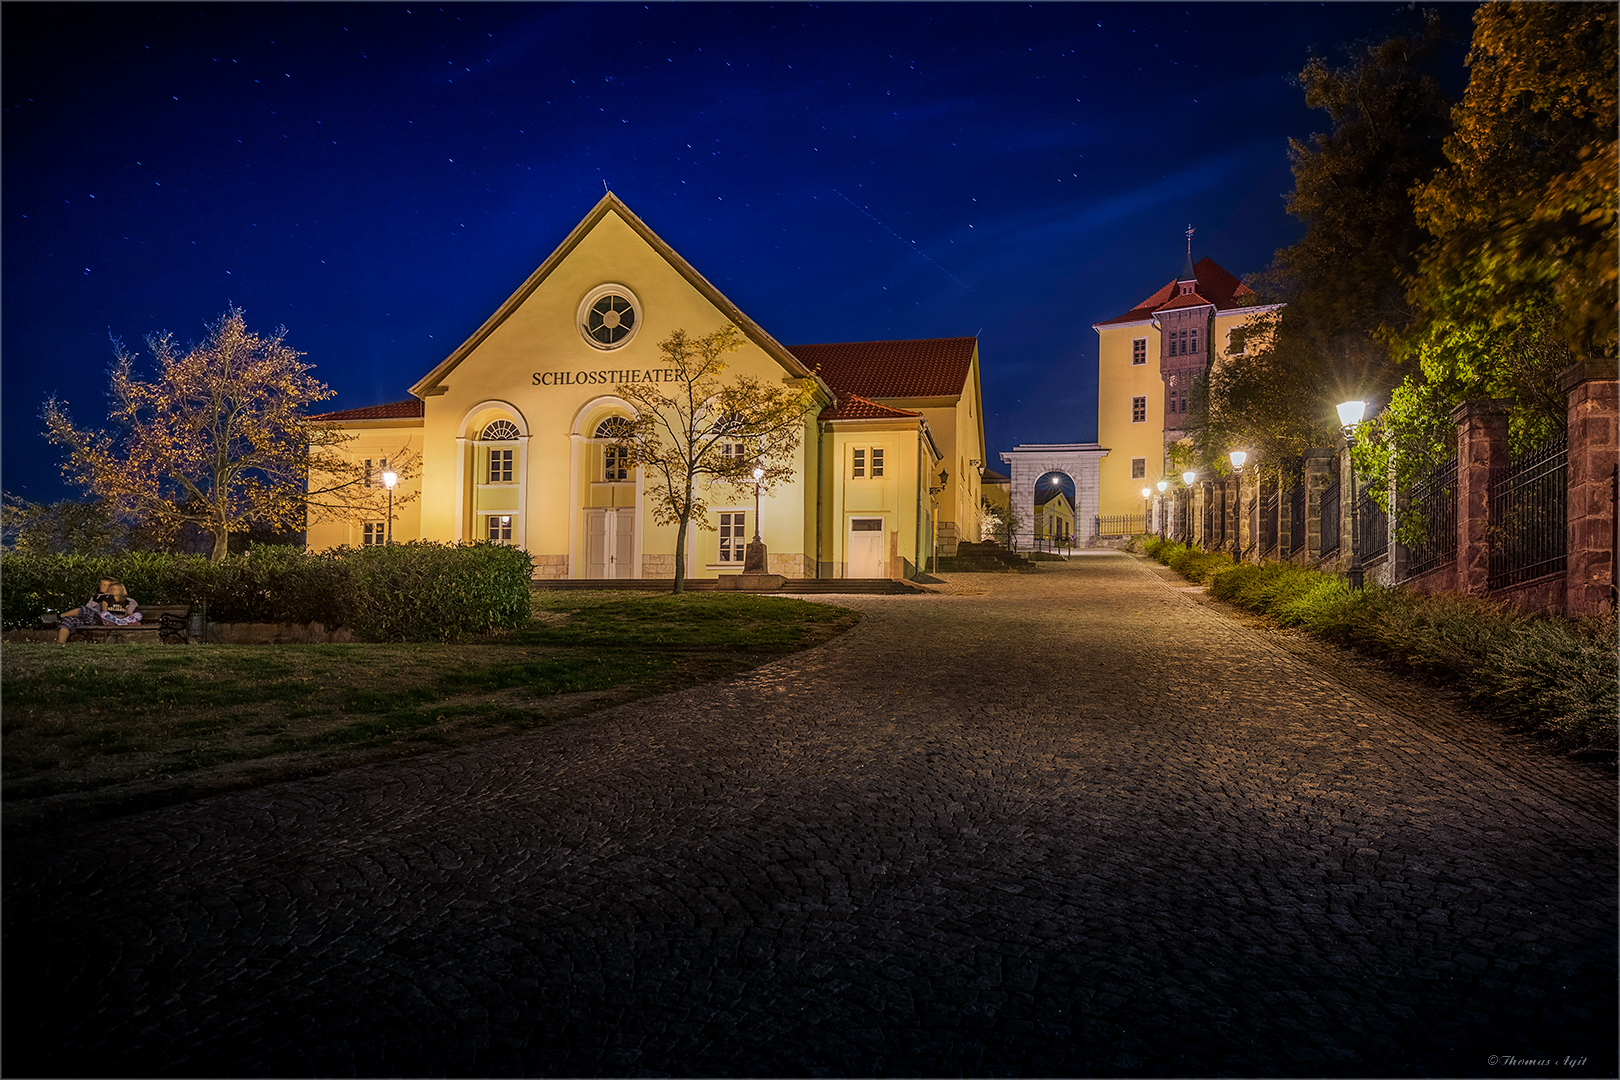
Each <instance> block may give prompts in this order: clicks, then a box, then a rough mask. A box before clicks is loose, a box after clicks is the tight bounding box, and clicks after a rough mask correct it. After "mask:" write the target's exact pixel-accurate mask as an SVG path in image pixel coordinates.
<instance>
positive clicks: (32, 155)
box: [0, 3, 1472, 499]
mask: <svg viewBox="0 0 1620 1080" xmlns="http://www.w3.org/2000/svg"><path fill="white" fill-rule="evenodd" d="M1398 10H1399V9H1398V8H1397V6H1396V5H1393V4H1385V3H1379V4H1329V5H1315V4H1301V3H1285V4H1276V5H1267V4H1259V3H1254V4H1235V5H1229V4H1193V5H1186V4H1179V5H1178V4H1167V3H1161V4H1127V5H1060V4H1042V5H1036V6H1023V5H1011V4H996V5H977V4H957V5H950V6H934V5H927V4H892V5H891V4H851V5H819V6H803V5H765V4H744V5H734V6H718V5H673V6H671V5H661V6H655V7H644V6H642V5H639V4H599V5H491V6H486V5H477V4H444V5H436V4H428V5H415V4H410V5H395V4H386V5H363V6H350V5H319V4H295V5H286V6H283V5H269V4H260V5H252V6H236V5H225V4H219V5H215V4H209V5H203V6H189V5H175V6H170V5H138V4H127V5H126V4H120V5H110V6H101V5H90V4H64V5H60V6H54V5H49V4H17V3H10V4H6V5H5V6H4V8H3V9H0V19H3V28H0V29H3V37H0V40H3V73H4V74H3V78H4V84H3V85H4V98H3V107H4V117H3V123H0V139H3V146H0V149H3V154H4V157H3V161H4V174H3V205H0V212H3V215H4V217H3V221H4V227H3V229H0V242H3V261H4V266H3V271H4V277H3V281H4V312H3V314H4V321H3V327H0V347H3V363H4V431H3V437H4V478H3V479H4V485H5V487H6V489H7V490H10V491H14V492H17V493H19V494H23V495H25V496H27V497H30V498H34V499H45V498H56V497H60V496H61V495H62V494H64V490H63V488H62V487H61V485H60V482H59V480H58V479H57V463H58V456H57V454H56V452H55V451H54V450H53V449H52V448H51V447H50V446H49V445H48V444H47V443H45V441H44V440H43V439H42V438H41V437H40V435H39V432H40V430H41V424H40V422H39V420H38V410H39V406H40V403H41V401H42V400H43V399H44V398H45V396H46V395H47V394H50V393H53V392H54V393H56V394H58V395H60V396H61V397H63V398H65V399H67V400H68V401H69V402H70V403H71V405H72V408H73V411H74V413H75V415H76V416H77V417H78V418H79V419H80V420H81V421H85V420H100V419H101V418H102V417H103V416H104V415H105V406H104V398H103V395H104V393H105V389H106V380H105V372H106V368H107V365H108V363H109V360H110V357H111V353H110V348H109V345H108V336H109V333H110V334H113V335H117V336H119V337H122V338H123V339H124V340H125V342H126V343H128V344H129V345H131V346H135V345H138V344H139V343H140V342H141V339H142V338H144V337H145V336H146V335H147V334H148V333H150V332H153V331H158V330H170V331H173V332H174V333H175V334H176V335H177V336H179V337H180V338H182V339H183V340H184V339H195V338H200V337H201V336H202V335H203V332H204V325H205V324H206V323H207V322H208V321H210V320H211V319H213V318H214V317H215V316H216V315H217V314H218V313H219V312H220V311H221V310H223V309H224V308H225V306H226V305H227V303H229V302H234V303H236V304H238V305H240V306H241V307H243V308H244V309H245V310H246V312H247V317H248V323H249V325H250V326H251V327H253V328H255V329H260V330H270V329H272V328H274V327H275V326H276V325H278V324H279V325H285V326H286V328H287V330H288V340H289V342H290V343H291V344H292V345H293V346H294V347H295V348H297V349H300V350H302V351H304V352H306V353H307V354H308V356H307V360H308V361H309V362H311V363H313V364H314V365H315V369H316V374H317V376H318V377H319V378H321V379H322V380H324V381H325V382H327V383H328V384H329V385H330V386H331V387H332V388H333V389H334V390H335V391H337V397H336V399H335V400H334V402H333V403H332V406H331V407H333V408H347V407H355V406H361V405H369V404H374V403H377V402H382V401H393V400H398V399H400V398H402V397H405V396H406V393H405V391H406V387H408V386H409V385H410V384H411V383H412V382H414V381H415V380H416V379H417V378H419V377H420V376H421V375H422V374H423V373H424V372H426V371H427V370H429V369H430V368H432V367H433V366H434V365H435V364H437V363H438V362H439V361H440V360H442V359H443V358H444V357H445V355H446V354H448V353H449V352H450V351H451V350H452V349H454V348H455V347H456V346H457V345H458V344H460V343H461V341H462V340H463V339H464V338H465V337H466V336H467V335H468V334H470V333H471V332H472V331H473V330H475V329H476V328H477V327H478V326H479V324H480V323H482V322H483V320H484V319H485V318H486V317H487V316H488V315H489V314H490V313H491V312H492V311H493V310H494V309H495V307H496V306H497V305H498V304H499V303H500V302H501V301H502V300H503V299H505V298H506V296H507V295H508V294H509V293H510V292H511V291H512V290H513V289H514V288H516V286H517V285H518V284H520V283H521V282H522V281H523V279H524V278H525V277H526V276H527V275H528V274H529V273H530V272H531V271H532V270H533V269H534V267H535V266H537V265H538V264H539V263H540V262H541V260H543V259H544V258H545V257H546V255H548V254H549V253H550V252H551V250H552V249H553V248H554V247H555V246H556V245H557V243H559V242H560V241H561V240H562V238H563V237H564V236H565V235H566V234H567V232H568V230H569V229H571V228H572V227H573V226H574V225H575V224H576V223H577V222H578V220H579V219H580V218H581V217H582V216H583V215H584V214H585V213H586V211H587V210H589V209H590V207H591V206H592V205H593V204H594V203H595V202H596V200H597V199H598V198H600V197H601V194H602V191H603V182H604V181H606V182H607V183H608V184H609V185H610V186H611V187H612V189H613V190H614V192H615V193H617V194H618V195H619V196H620V197H621V198H623V199H624V200H625V202H626V203H628V204H629V206H630V207H631V209H633V210H634V211H636V213H637V214H639V215H640V216H641V217H642V218H643V219H644V220H645V221H646V222H647V223H648V224H649V225H650V226H651V227H652V228H653V230H654V231H656V232H657V233H659V234H660V235H661V236H663V237H664V239H666V240H667V241H669V242H670V243H671V244H672V245H673V246H674V247H675V249H676V250H677V251H679V252H680V253H681V254H682V255H684V256H685V257H686V258H687V259H688V260H689V261H691V263H692V264H693V265H694V266H696V267H697V268H698V270H699V271H700V272H702V273H703V274H704V275H705V276H707V277H708V278H709V279H710V280H711V281H713V282H714V283H715V284H716V285H717V286H718V287H719V288H720V289H721V290H722V291H723V292H725V293H726V294H727V295H728V296H729V297H730V298H731V299H732V300H733V301H734V302H736V303H737V304H738V306H740V307H741V308H742V309H743V310H744V311H746V312H748V313H749V314H750V315H751V316H753V317H754V318H755V319H756V320H757V321H758V322H759V323H760V324H761V325H762V326H764V327H765V328H766V329H767V330H768V331H769V332H771V333H772V334H774V335H775V336H776V337H777V338H778V340H780V341H782V342H784V343H787V344H798V343H804V342H819V341H848V340H862V339H874V338H905V337H945V336H954V335H960V334H974V333H978V334H980V337H981V342H980V348H981V355H982V357H983V362H984V375H983V377H984V390H985V395H986V398H987V402H986V404H987V410H988V416H987V422H986V433H987V436H988V438H989V441H990V444H991V459H992V462H993V463H994V462H995V456H994V455H995V452H996V451H998V450H1005V449H1008V448H1010V447H1011V446H1012V445H1013V444H1015V443H1020V442H1067V441H1086V440H1091V439H1094V438H1095V436H1096V353H1097V347H1096V335H1095V334H1094V333H1093V332H1092V330H1091V323H1093V322H1094V321H1097V320H1099V319H1102V318H1107V317H1110V316H1113V315H1116V314H1119V313H1120V312H1121V311H1124V310H1127V309H1128V308H1129V307H1130V306H1131V305H1132V304H1133V303H1135V302H1136V301H1137V300H1140V299H1141V298H1142V297H1143V296H1146V295H1147V294H1148V293H1150V292H1151V291H1152V290H1153V289H1155V288H1157V287H1158V286H1159V285H1161V284H1163V283H1164V282H1165V281H1166V280H1168V279H1169V278H1170V277H1171V276H1172V275H1173V274H1174V273H1175V271H1176V270H1177V269H1178V268H1179V267H1180V264H1181V252H1182V246H1183V238H1182V234H1183V230H1184V229H1185V227H1186V226H1187V225H1188V224H1189V223H1191V224H1193V225H1194V226H1196V227H1197V230H1198V232H1197V235H1196V237H1195V240H1194V253H1195V256H1198V257H1201V256H1204V255H1208V256H1211V257H1213V258H1214V259H1216V261H1218V262H1220V263H1221V264H1222V265H1224V266H1225V267H1226V268H1227V269H1229V270H1231V271H1233V272H1235V273H1237V274H1239V275H1244V274H1249V273H1253V272H1254V271H1257V270H1259V269H1261V268H1263V267H1264V266H1265V265H1266V263H1267V262H1268V261H1269V260H1270V257H1271V253H1272V252H1273V251H1274V250H1275V249H1276V248H1277V247H1278V246H1280V245H1284V244H1287V243H1291V242H1292V241H1293V240H1294V239H1296V238H1297V236H1298V235H1299V232H1300V226H1299V225H1298V224H1297V223H1295V222H1293V221H1291V220H1290V219H1289V218H1288V217H1287V216H1286V215H1285V214H1284V212H1283V196H1284V195H1285V194H1286V192H1287V191H1288V190H1289V189H1290V187H1291V186H1292V181H1291V177H1290V175H1289V172H1288V165H1287V141H1286V140H1287V138H1288V136H1290V135H1294V136H1297V137H1303V136H1306V135H1308V134H1309V133H1310V132H1311V131H1312V130H1317V129H1320V128H1322V127H1323V126H1325V123H1326V120H1325V117H1324V116H1323V115H1322V114H1320V113H1312V112H1310V111H1309V110H1307V109H1306V108H1305V105H1304V102H1303V100H1302V95H1301V93H1300V91H1299V90H1298V89H1297V88H1296V87H1293V86H1291V85H1289V83H1288V82H1287V77H1288V76H1289V75H1290V74H1291V73H1293V72H1297V71H1298V70H1299V68H1300V67H1301V66H1302V65H1303V63H1304V61H1305V59H1306V56H1307V55H1308V52H1309V50H1310V49H1311V48H1312V47H1313V46H1314V47H1316V48H1317V49H1318V50H1326V51H1329V52H1330V53H1331V52H1332V51H1333V50H1334V49H1335V48H1336V46H1338V45H1339V44H1340V43H1342V42H1345V41H1348V40H1351V39H1354V38H1357V37H1365V36H1369V35H1372V36H1380V35H1382V34H1384V33H1385V32H1387V31H1388V30H1389V29H1390V28H1391V27H1392V26H1393V25H1394V24H1395V19H1396V18H1397V11H1398ZM1442 10H1443V13H1444V15H1445V18H1446V21H1447V22H1448V24H1451V25H1453V26H1455V27H1456V28H1457V31H1458V34H1459V36H1460V38H1461V40H1462V41H1464V42H1466V39H1467V34H1468V29H1469V17H1470V14H1471V10H1472V8H1471V7H1470V6H1466V5H1452V6H1448V7H1445V8H1443V9H1442ZM1457 56H1458V59H1459V61H1460V57H1461V48H1460V47H1459V49H1458V51H1457ZM1458 71H1459V72H1460V71H1461V68H1460V64H1459V67H1458ZM1460 84H1461V76H1460V74H1459V77H1458V85H1459V87H1460ZM692 329H694V330H700V329H703V328H692Z"/></svg>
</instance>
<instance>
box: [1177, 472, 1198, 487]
mask: <svg viewBox="0 0 1620 1080" xmlns="http://www.w3.org/2000/svg"><path fill="white" fill-rule="evenodd" d="M1196 479H1198V474H1197V473H1195V472H1193V471H1192V470H1191V469H1188V470H1187V471H1186V472H1184V473H1182V474H1181V482H1182V483H1183V484H1186V485H1187V486H1188V487H1191V486H1192V482H1193V481H1194V480H1196Z"/></svg>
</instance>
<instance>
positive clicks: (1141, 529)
mask: <svg viewBox="0 0 1620 1080" xmlns="http://www.w3.org/2000/svg"><path fill="white" fill-rule="evenodd" d="M1146 521H1147V515H1146V514H1101V515H1099V516H1097V517H1094V518H1092V519H1091V523H1092V524H1091V535H1093V536H1100V537H1104V538H1109V537H1119V536H1135V535H1137V534H1138V533H1145V532H1147V525H1146Z"/></svg>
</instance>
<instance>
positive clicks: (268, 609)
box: [0, 543, 533, 641]
mask: <svg viewBox="0 0 1620 1080" xmlns="http://www.w3.org/2000/svg"><path fill="white" fill-rule="evenodd" d="M532 572H533V566H532V562H531V560H530V559H529V556H528V554H527V553H525V552H523V551H520V550H518V549H516V548H510V547H503V546H500V545H495V544H432V543H409V544H393V545H384V546H380V547H371V548H359V549H355V548H340V549H338V550H336V551H330V552H322V553H320V554H315V555H310V554H305V553H304V552H303V550H302V549H300V548H293V547H254V548H250V549H249V550H248V551H247V552H245V553H243V554H241V555H231V556H228V557H227V558H225V559H223V560H222V561H220V562H217V563H215V562H210V561H209V560H208V559H206V558H204V557H203V556H201V555H170V554H164V553H158V552H125V553H121V554H118V555H107V556H82V555H24V554H19V553H17V552H14V551H7V552H3V553H0V619H3V621H4V625H5V626H6V627H7V628H13V627H19V626H32V625H34V623H35V622H36V620H37V619H38V618H39V617H40V616H41V615H43V614H45V613H46V612H47V611H66V610H68V609H70V608H75V607H78V606H79V605H80V604H82V603H83V602H84V601H85V600H87V599H88V598H90V597H91V596H93V595H95V591H96V582H97V580H98V579H99V578H101V577H116V578H118V579H120V580H122V581H123V582H124V584H125V585H126V586H127V587H128V588H129V592H130V595H131V596H133V597H135V599H136V600H138V601H140V602H141V603H142V604H183V603H189V602H192V601H196V600H201V601H203V602H205V603H206V604H207V605H208V617H209V619H210V620H212V621H215V622H278V623H279V622H290V623H309V622H319V623H324V624H326V625H327V626H328V627H337V626H346V627H349V628H350V629H351V630H352V631H353V632H354V635H355V637H357V638H358V639H360V640H362V641H446V640H450V639H454V638H458V637H461V636H463V635H466V634H479V633H488V632H490V631H492V630H503V629H513V628H517V627H520V626H524V625H526V624H527V623H528V620H529V581H530V575H531V573H532Z"/></svg>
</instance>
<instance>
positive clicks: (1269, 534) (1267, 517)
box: [1260, 485, 1280, 554]
mask: <svg viewBox="0 0 1620 1080" xmlns="http://www.w3.org/2000/svg"><path fill="white" fill-rule="evenodd" d="M1279 496H1280V493H1279V492H1278V490H1277V488H1276V486H1275V485H1272V486H1271V487H1270V488H1268V489H1267V491H1266V493H1265V495H1264V497H1262V498H1261V500H1260V552H1261V554H1265V553H1266V552H1269V551H1273V550H1275V549H1276V547H1277V508H1278V506H1279V503H1280V498H1279Z"/></svg>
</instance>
